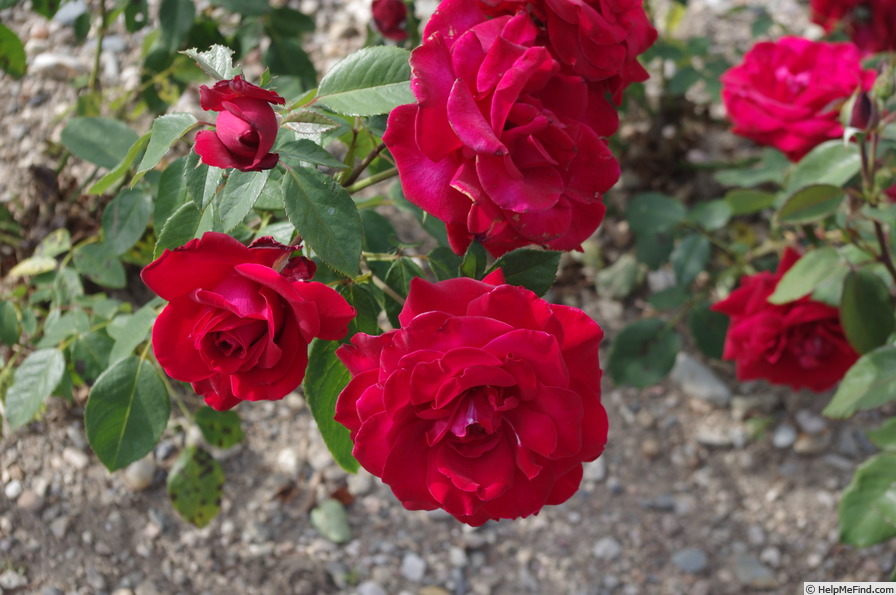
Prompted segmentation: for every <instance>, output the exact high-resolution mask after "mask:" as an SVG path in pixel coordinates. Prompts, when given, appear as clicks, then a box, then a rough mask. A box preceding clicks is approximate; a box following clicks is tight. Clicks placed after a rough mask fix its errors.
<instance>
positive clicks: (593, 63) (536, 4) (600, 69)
mask: <svg viewBox="0 0 896 595" xmlns="http://www.w3.org/2000/svg"><path fill="white" fill-rule="evenodd" d="M479 2H480V5H481V7H482V9H483V11H484V12H485V13H486V14H488V15H490V16H500V15H504V14H515V13H517V12H530V13H531V14H532V16H534V17H535V19H536V21H537V22H538V23H540V25H541V27H542V28H543V30H542V32H541V34H540V36H539V37H540V43H542V44H543V45H545V46H547V47H548V48H549V49H550V50H551V52H552V53H553V55H554V56H555V57H557V59H558V60H559V61H560V62H561V63H562V64H563V65H564V66H565V67H567V68H569V69H570V70H571V71H572V72H574V73H576V74H578V75H580V76H582V77H584V78H585V79H587V80H589V81H594V82H597V83H598V85H599V87H600V88H602V89H604V90H606V91H609V92H610V93H612V95H613V98H614V100H615V101H616V103H621V101H622V91H623V90H625V88H626V87H627V86H628V85H630V84H631V83H634V82H642V81H646V80H647V78H648V74H647V71H646V70H644V67H643V66H641V65H640V64H639V63H638V60H637V57H638V55H639V54H642V53H643V52H644V51H646V50H647V48H649V47H650V46H651V45H653V42H655V41H656V38H657V32H656V29H654V27H653V25H651V23H650V20H649V19H648V18H647V13H646V12H644V6H643V2H642V1H641V0H479Z"/></svg>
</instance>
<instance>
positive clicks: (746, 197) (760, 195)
mask: <svg viewBox="0 0 896 595" xmlns="http://www.w3.org/2000/svg"><path fill="white" fill-rule="evenodd" d="M725 201H726V202H727V203H728V206H730V207H731V212H732V213H733V214H734V215H749V214H751V213H756V212H758V211H761V210H762V209H767V208H769V207H770V206H772V205H774V204H775V195H774V194H772V193H770V192H761V191H759V190H744V189H738V190H731V191H730V192H728V194H726V195H725Z"/></svg>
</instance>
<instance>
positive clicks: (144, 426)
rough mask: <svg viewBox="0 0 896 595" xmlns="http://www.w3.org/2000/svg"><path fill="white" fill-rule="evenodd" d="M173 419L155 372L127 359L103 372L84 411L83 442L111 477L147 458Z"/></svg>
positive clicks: (133, 358) (145, 364) (147, 365)
mask: <svg viewBox="0 0 896 595" xmlns="http://www.w3.org/2000/svg"><path fill="white" fill-rule="evenodd" d="M170 414H171V403H170V401H169V400H168V391H167V389H166V388H165V384H164V383H163V382H162V379H161V378H159V373H158V371H157V370H156V369H155V367H154V366H153V365H152V364H150V363H149V362H148V361H146V360H143V359H140V358H138V357H136V356H131V357H128V358H125V359H123V360H120V361H118V362H117V363H115V364H114V365H112V366H111V367H110V368H109V369H108V370H106V371H105V372H103V373H102V374H101V375H100V377H99V378H97V380H96V384H94V385H93V388H92V389H91V390H90V398H89V399H88V400H87V406H86V407H85V409H84V427H85V430H86V432H87V441H88V442H89V443H90V447H91V448H92V449H93V452H94V453H96V456H97V457H98V458H99V460H100V461H101V462H102V463H103V465H105V466H106V468H107V469H109V471H115V470H116V469H121V468H122V467H126V466H128V465H130V464H131V463H133V462H134V461H136V460H138V459H140V458H143V457H144V456H145V455H146V454H147V453H149V452H150V451H151V450H152V449H153V447H154V446H155V445H156V443H157V442H158V441H159V438H160V437H161V436H162V432H163V431H164V430H165V426H166V425H167V424H168V417H169V415H170Z"/></svg>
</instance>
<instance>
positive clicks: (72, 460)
mask: <svg viewBox="0 0 896 595" xmlns="http://www.w3.org/2000/svg"><path fill="white" fill-rule="evenodd" d="M62 460H63V461H65V462H66V463H68V464H69V465H71V466H72V467H74V468H75V469H86V468H87V465H88V464H89V463H90V458H89V457H88V456H87V454H85V453H84V452H83V451H80V450H78V449H77V448H72V447H71V446H66V447H65V448H64V449H63V450H62Z"/></svg>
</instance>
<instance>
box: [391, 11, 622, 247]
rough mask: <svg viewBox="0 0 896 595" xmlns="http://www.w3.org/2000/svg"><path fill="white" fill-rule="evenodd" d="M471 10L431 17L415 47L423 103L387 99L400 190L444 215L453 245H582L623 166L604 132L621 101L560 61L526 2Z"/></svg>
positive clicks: (614, 121) (612, 126)
mask: <svg viewBox="0 0 896 595" xmlns="http://www.w3.org/2000/svg"><path fill="white" fill-rule="evenodd" d="M461 1H467V0H461ZM468 3H473V6H474V7H475V0H468ZM453 6H455V7H457V6H463V5H458V4H457V3H455V4H453ZM480 14H481V13H480ZM471 15H472V13H466V12H463V11H461V12H460V13H459V15H458V17H457V18H458V19H459V20H451V21H446V20H437V21H436V24H435V25H433V24H432V22H431V23H430V25H429V26H428V27H427V29H426V34H427V35H428V37H427V38H426V41H425V42H424V43H423V45H422V46H420V47H419V48H417V49H416V50H414V52H413V53H412V55H411V67H412V77H411V85H412V89H413V91H414V95H415V97H416V98H417V101H418V103H417V104H409V105H404V106H399V107H397V108H396V109H394V110H392V112H391V113H390V115H389V120H388V126H387V130H386V134H385V136H384V137H383V140H384V141H385V143H386V145H387V146H388V147H389V150H390V151H391V153H392V155H393V156H394V158H395V162H396V164H397V166H398V171H399V174H400V176H401V180H402V186H403V189H404V192H405V195H406V196H407V198H408V200H410V201H411V202H413V203H414V204H416V205H418V206H419V207H421V208H422V209H423V210H425V211H427V212H429V213H431V214H433V215H435V216H436V217H438V218H439V219H441V220H442V221H444V222H445V223H446V225H447V228H448V237H449V241H450V242H451V246H452V248H453V249H454V251H455V252H457V253H459V254H460V253H463V252H464V251H465V250H466V249H467V247H468V246H469V244H470V242H471V241H472V240H473V239H476V240H478V241H479V242H481V243H482V244H483V245H484V246H485V247H486V248H487V249H488V250H489V252H491V253H492V254H493V255H495V256H497V255H500V254H504V253H506V252H508V251H509V250H512V249H513V248H517V247H521V246H526V245H529V244H538V245H541V246H545V247H548V248H552V249H555V250H574V249H578V248H580V246H581V243H582V241H583V240H585V239H586V238H587V237H588V236H589V235H591V233H592V232H593V231H594V230H595V229H596V228H597V226H598V224H599V223H600V222H601V220H602V218H603V214H604V211H605V207H604V205H603V202H602V196H601V193H602V192H605V191H606V190H608V189H609V188H610V187H611V186H612V185H613V184H614V183H615V182H616V180H617V178H618V177H619V165H618V163H617V162H616V160H615V159H614V158H613V155H612V154H611V153H610V150H609V148H608V147H607V143H606V141H604V140H603V139H602V138H600V137H601V136H602V135H608V134H612V133H613V132H614V131H615V130H616V127H617V125H618V117H617V115H616V112H615V110H614V109H613V107H612V105H611V104H610V103H609V102H608V101H606V99H604V97H602V96H601V95H600V94H599V93H596V92H594V91H593V90H591V89H589V87H588V85H587V83H586V82H585V81H584V79H582V78H581V77H580V76H577V75H570V74H564V73H562V72H561V67H560V64H559V63H558V62H557V61H556V60H555V59H554V58H552V57H551V54H550V52H549V51H548V50H547V49H546V48H545V47H543V46H539V45H537V44H536V37H537V35H538V28H537V27H536V25H535V24H534V22H533V21H532V20H531V19H530V18H529V16H528V15H527V14H526V13H519V14H517V15H515V16H512V17H511V16H503V17H498V18H495V19H491V20H484V21H480V22H478V23H476V24H471V21H470V19H472V18H473V17H472V16H471ZM443 17H444V15H443ZM440 22H441V23H444V24H445V25H446V27H445V28H444V29H443V28H440V27H439V23H440ZM448 23H450V25H449V24H448ZM458 33H459V34H458Z"/></svg>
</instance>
